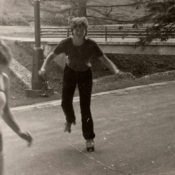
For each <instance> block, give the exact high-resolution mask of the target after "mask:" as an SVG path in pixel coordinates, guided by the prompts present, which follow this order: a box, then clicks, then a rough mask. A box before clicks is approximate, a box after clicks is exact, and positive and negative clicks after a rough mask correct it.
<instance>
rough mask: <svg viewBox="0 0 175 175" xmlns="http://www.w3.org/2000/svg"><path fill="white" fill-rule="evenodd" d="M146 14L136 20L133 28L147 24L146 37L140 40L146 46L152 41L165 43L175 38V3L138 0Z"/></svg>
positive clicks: (161, 0)
mask: <svg viewBox="0 0 175 175" xmlns="http://www.w3.org/2000/svg"><path fill="white" fill-rule="evenodd" d="M140 4H142V5H144V8H145V9H147V13H146V14H145V15H144V16H143V17H141V18H139V19H137V20H136V23H135V27H137V26H139V25H143V24H145V23H147V24H148V23H149V24H150V25H149V26H148V28H147V30H146V32H147V35H146V37H144V38H141V39H140V42H139V43H140V44H143V45H144V44H146V43H149V42H151V41H152V40H154V39H160V40H161V41H166V40H167V39H169V38H170V37H172V36H173V37H174V36H175V1H174V0H140Z"/></svg>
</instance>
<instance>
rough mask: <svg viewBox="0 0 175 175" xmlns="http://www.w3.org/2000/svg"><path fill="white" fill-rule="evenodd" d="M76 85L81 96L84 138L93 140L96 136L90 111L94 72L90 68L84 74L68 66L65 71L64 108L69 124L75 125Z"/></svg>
mask: <svg viewBox="0 0 175 175" xmlns="http://www.w3.org/2000/svg"><path fill="white" fill-rule="evenodd" d="M76 85H78V90H79V96H80V108H81V116H82V132H83V136H84V138H85V139H93V138H94V137H95V134H94V127H93V120H92V116H91V110H90V103H91V92H92V71H91V69H90V68H89V69H88V70H87V71H83V72H79V71H74V70H72V69H71V68H69V67H68V66H66V67H65V69H64V76H63V90H62V108H63V111H64V113H65V116H66V121H67V122H69V123H75V120H76V118H75V114H74V109H73V96H74V92H75V88H76Z"/></svg>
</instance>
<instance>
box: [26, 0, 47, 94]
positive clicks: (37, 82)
mask: <svg viewBox="0 0 175 175" xmlns="http://www.w3.org/2000/svg"><path fill="white" fill-rule="evenodd" d="M34 19H35V46H34V56H33V64H32V80H31V84H32V89H27V90H26V95H27V96H29V97H37V96H39V95H40V94H41V92H42V90H41V89H42V87H41V86H42V80H41V78H40V77H39V75H38V71H39V69H40V67H41V64H42V63H43V58H44V57H43V49H42V48H41V41H40V0H34Z"/></svg>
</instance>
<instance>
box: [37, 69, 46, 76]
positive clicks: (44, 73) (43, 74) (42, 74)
mask: <svg viewBox="0 0 175 175" xmlns="http://www.w3.org/2000/svg"><path fill="white" fill-rule="evenodd" d="M38 74H39V75H40V76H41V77H42V78H45V76H46V70H45V69H40V70H39V72H38Z"/></svg>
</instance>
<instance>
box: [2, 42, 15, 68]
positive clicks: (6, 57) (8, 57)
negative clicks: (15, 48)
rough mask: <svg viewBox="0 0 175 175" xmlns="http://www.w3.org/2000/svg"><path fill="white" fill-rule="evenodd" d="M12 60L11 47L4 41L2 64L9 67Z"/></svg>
mask: <svg viewBox="0 0 175 175" xmlns="http://www.w3.org/2000/svg"><path fill="white" fill-rule="evenodd" d="M11 59H12V54H11V51H10V49H9V47H8V46H7V45H6V44H5V42H4V41H2V40H1V41H0V64H4V65H8V64H9V63H10V61H11Z"/></svg>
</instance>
